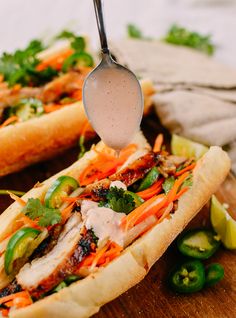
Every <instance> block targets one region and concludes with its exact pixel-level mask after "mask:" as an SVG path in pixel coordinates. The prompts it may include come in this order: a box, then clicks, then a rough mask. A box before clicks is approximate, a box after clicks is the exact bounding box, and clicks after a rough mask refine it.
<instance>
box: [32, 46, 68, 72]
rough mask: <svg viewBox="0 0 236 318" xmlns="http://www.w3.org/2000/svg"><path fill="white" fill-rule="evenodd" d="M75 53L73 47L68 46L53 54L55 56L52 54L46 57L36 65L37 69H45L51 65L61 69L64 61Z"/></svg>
mask: <svg viewBox="0 0 236 318" xmlns="http://www.w3.org/2000/svg"><path fill="white" fill-rule="evenodd" d="M73 53H74V50H72V49H71V48H67V49H65V50H63V51H60V52H58V53H55V54H53V56H50V57H48V58H46V59H44V60H43V61H42V62H41V63H39V64H38V65H37V66H36V70H37V71H43V70H45V69H46V68H48V67H49V66H50V67H52V68H54V69H56V70H58V71H60V70H61V68H62V65H63V62H64V61H65V59H66V58H67V57H69V56H70V55H72V54H73Z"/></svg>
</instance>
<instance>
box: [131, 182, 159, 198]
mask: <svg viewBox="0 0 236 318" xmlns="http://www.w3.org/2000/svg"><path fill="white" fill-rule="evenodd" d="M163 182H164V179H163V178H162V179H160V180H157V181H156V182H155V183H154V184H153V185H152V186H151V187H149V188H148V189H146V190H143V191H139V192H137V194H138V195H139V196H140V197H141V198H142V199H144V200H147V199H150V198H151V197H153V196H154V195H156V194H159V193H160V192H161V191H162V183H163Z"/></svg>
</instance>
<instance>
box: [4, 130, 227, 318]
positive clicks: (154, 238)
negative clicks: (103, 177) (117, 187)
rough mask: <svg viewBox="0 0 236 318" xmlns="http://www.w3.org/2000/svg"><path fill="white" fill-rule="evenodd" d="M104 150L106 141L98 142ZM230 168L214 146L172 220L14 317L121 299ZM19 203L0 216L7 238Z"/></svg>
mask: <svg viewBox="0 0 236 318" xmlns="http://www.w3.org/2000/svg"><path fill="white" fill-rule="evenodd" d="M138 139H139V148H138V151H145V149H148V146H147V144H146V142H145V139H144V138H143V137H142V136H139V137H138ZM97 147H98V148H99V147H100V149H102V147H103V144H102V143H100V144H99V145H98V146H97ZM94 156H96V153H95V152H94V151H93V150H91V151H90V152H88V153H87V154H86V155H85V156H84V157H83V158H82V159H81V160H79V161H78V162H76V163H75V164H73V165H72V166H71V167H69V168H67V169H65V170H64V171H62V172H60V173H59V174H57V175H56V176H54V177H52V178H50V179H48V180H47V181H45V182H44V183H43V184H42V185H41V186H40V187H39V188H35V189H33V190H31V191H30V192H29V193H27V194H26V195H25V196H24V197H23V199H27V198H29V197H40V198H41V197H43V195H44V194H45V192H46V190H47V188H48V187H49V185H50V184H51V182H52V181H53V180H55V179H56V178H57V177H58V176H59V175H62V174H67V175H71V176H73V177H75V178H76V177H78V175H79V173H80V171H82V169H83V168H84V167H86V165H88V164H89V161H90V160H91V158H93V157H94ZM229 170H230V159H229V157H228V156H227V154H226V153H225V152H224V151H223V150H222V149H221V148H219V147H211V148H210V149H209V151H208V152H207V153H206V154H205V155H204V156H203V157H202V158H201V159H200V160H199V161H198V162H197V165H196V167H195V168H194V170H193V184H192V187H191V188H190V189H189V190H188V191H187V192H185V193H184V194H183V195H182V196H181V197H180V199H179V200H178V208H177V210H176V211H175V212H174V213H173V214H172V215H171V217H170V218H165V219H164V220H163V221H161V222H160V223H158V224H156V225H155V226H154V227H153V228H151V229H150V230H149V231H148V232H146V233H145V234H143V235H142V236H141V237H140V238H139V239H137V240H136V241H134V242H133V243H132V244H131V245H129V246H128V247H127V248H126V249H125V250H124V251H123V252H122V253H121V255H120V256H119V257H117V258H115V259H114V260H113V261H112V262H110V263H109V264H108V265H106V266H105V267H100V268H99V269H98V270H97V271H96V272H94V273H91V274H90V275H89V276H87V277H85V278H83V279H81V280H80V281H77V282H75V283H73V284H72V285H70V286H69V287H66V288H64V289H62V290H61V291H59V292H58V293H55V294H52V295H50V296H47V297H45V298H44V299H42V300H39V301H37V302H35V303H34V304H32V305H30V306H28V307H25V308H22V309H17V310H14V309H12V310H11V311H10V314H9V316H10V317H12V318H41V317H44V318H47V317H48V318H49V317H50V318H53V317H55V318H56V317H58V318H63V317H64V315H65V313H66V315H67V316H68V317H70V318H78V317H79V318H82V317H89V316H91V315H93V314H94V313H96V312H98V310H99V308H100V307H101V306H103V305H104V304H105V303H107V302H109V301H111V300H112V299H114V298H116V297H118V296H119V295H121V294H122V293H124V292H125V291H127V290H128V289H129V288H131V287H132V286H134V285H135V284H137V283H138V282H140V281H141V280H142V279H143V278H144V277H145V275H146V274H147V273H148V271H149V269H150V268H151V267H152V265H153V264H154V263H155V262H156V261H157V260H158V259H159V258H160V257H161V255H162V254H163V253H164V252H165V250H166V249H167V248H168V246H169V245H170V244H171V242H172V241H173V240H174V239H175V238H176V236H177V235H178V234H179V233H180V232H181V231H182V230H183V229H184V228H185V226H186V225H187V224H188V222H189V221H190V220H191V219H192V218H193V217H194V216H195V215H196V214H197V213H198V211H199V210H200V209H201V208H202V207H203V206H204V204H205V203H206V202H207V201H208V200H209V199H210V197H211V195H212V194H213V193H214V192H215V191H216V190H217V188H218V187H219V186H220V184H221V183H222V182H223V181H224V179H225V177H226V176H227V174H228V172H229ZM20 209H21V208H20V206H19V205H18V204H17V203H14V204H13V205H12V206H11V207H9V208H8V209H7V210H6V211H5V212H4V214H3V215H2V216H1V217H0V222H1V224H2V229H1V235H0V237H4V235H5V234H6V233H7V231H8V229H9V227H10V226H11V224H12V223H14V221H15V220H16V218H17V217H18V215H19V214H20Z"/></svg>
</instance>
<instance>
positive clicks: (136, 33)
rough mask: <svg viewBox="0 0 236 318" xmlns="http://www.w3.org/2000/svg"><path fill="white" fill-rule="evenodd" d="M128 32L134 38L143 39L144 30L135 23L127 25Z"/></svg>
mask: <svg viewBox="0 0 236 318" xmlns="http://www.w3.org/2000/svg"><path fill="white" fill-rule="evenodd" d="M127 32H128V36H129V37H130V38H134V39H142V38H143V34H142V31H141V30H140V29H139V28H138V27H137V26H136V25H134V24H128V25H127Z"/></svg>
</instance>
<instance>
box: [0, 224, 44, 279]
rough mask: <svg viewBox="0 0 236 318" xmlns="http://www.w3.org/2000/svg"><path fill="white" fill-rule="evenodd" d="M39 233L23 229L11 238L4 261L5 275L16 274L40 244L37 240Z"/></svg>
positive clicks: (27, 228)
mask: <svg viewBox="0 0 236 318" xmlns="http://www.w3.org/2000/svg"><path fill="white" fill-rule="evenodd" d="M41 233H42V232H41V231H40V230H37V229H34V228H31V227H25V228H22V229H20V230H18V231H17V232H16V233H15V234H14V235H13V236H12V237H11V239H10V240H9V242H8V244H7V248H6V252H5V259H4V268H5V272H6V274H7V275H11V274H16V273H17V272H18V271H19V269H20V268H21V267H22V266H23V265H24V264H25V263H26V261H27V259H28V258H29V256H30V255H31V254H32V253H33V251H34V250H35V248H36V247H37V246H38V245H39V244H40V243H41V241H42V240H38V238H39V236H40V234H41ZM44 238H45V237H44Z"/></svg>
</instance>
